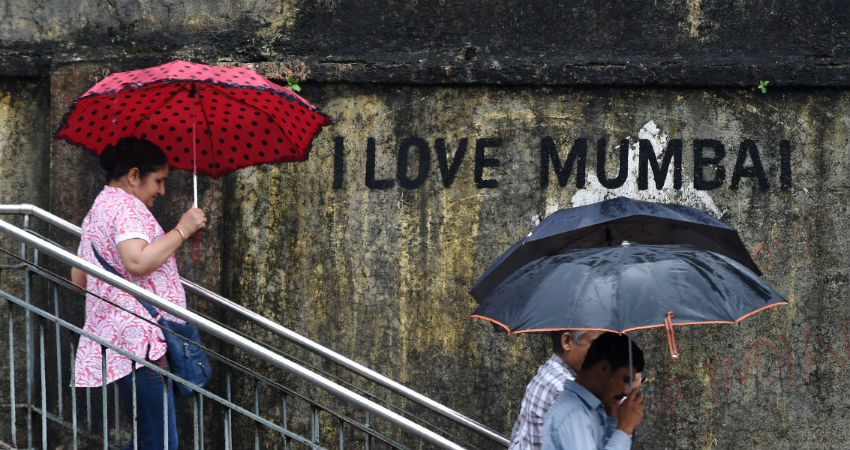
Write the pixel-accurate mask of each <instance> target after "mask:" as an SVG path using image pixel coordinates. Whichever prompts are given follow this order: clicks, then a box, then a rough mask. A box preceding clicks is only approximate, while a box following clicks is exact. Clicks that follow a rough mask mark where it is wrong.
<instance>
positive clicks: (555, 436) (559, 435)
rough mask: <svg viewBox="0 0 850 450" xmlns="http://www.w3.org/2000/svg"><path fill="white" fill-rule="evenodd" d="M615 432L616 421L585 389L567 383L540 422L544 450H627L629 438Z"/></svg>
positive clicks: (621, 432)
mask: <svg viewBox="0 0 850 450" xmlns="http://www.w3.org/2000/svg"><path fill="white" fill-rule="evenodd" d="M616 428H617V419H615V418H613V417H611V416H609V415H608V414H606V413H605V406H604V405H603V404H602V402H601V401H599V399H598V398H596V396H595V395H593V394H592V393H590V391H588V390H587V389H585V388H584V386H582V385H580V384H578V383H576V382H575V381H566V382H565V383H564V391H563V392H562V393H561V395H560V396H559V397H558V399H557V400H555V403H553V404H552V406H551V407H550V408H549V412H548V413H546V419H545V420H544V421H543V448H546V449H559V450H592V449H598V450H602V449H606V450H629V449H630V448H631V446H632V437H631V436H629V435H628V434H626V433H624V432H623V431H622V430H618V429H616Z"/></svg>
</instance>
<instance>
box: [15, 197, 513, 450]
mask: <svg viewBox="0 0 850 450" xmlns="http://www.w3.org/2000/svg"><path fill="white" fill-rule="evenodd" d="M0 214H23V215H32V216H34V217H37V218H39V219H41V220H43V221H45V222H47V223H48V224H50V225H54V226H56V227H59V228H60V229H62V230H64V231H67V232H69V233H72V234H75V235H76V236H80V233H81V229H80V227H78V226H76V225H74V224H73V223H71V222H68V221H67V220H64V219H62V218H61V217H59V216H56V215H54V214H52V213H50V212H48V211H45V210H44V209H42V208H39V207H38V206H35V205H31V204H19V205H0ZM180 280H181V281H182V282H183V286H185V287H186V289H187V290H189V291H191V292H192V293H194V294H196V295H198V296H200V297H202V298H204V299H205V300H210V301H212V302H215V303H217V304H219V305H221V306H224V307H226V308H228V309H230V310H231V311H233V312H236V313H238V314H240V315H242V316H243V317H245V318H247V319H248V320H250V321H252V322H254V323H256V324H258V325H260V326H262V327H264V328H266V329H267V330H269V331H271V332H273V333H275V334H277V335H278V336H280V337H283V338H285V339H288V340H290V341H292V342H293V343H295V344H297V345H300V346H301V347H303V348H306V349H307V350H310V351H312V352H314V353H316V354H319V355H321V356H323V357H325V358H327V359H329V360H331V361H333V362H335V363H337V364H339V365H341V366H343V367H345V368H346V369H349V370H351V371H352V372H354V373H357V374H359V375H360V376H362V377H364V378H366V379H368V380H370V381H372V382H374V383H377V384H378V385H380V386H383V387H385V388H387V389H389V390H390V391H392V392H395V393H397V394H399V395H402V396H404V397H405V398H408V399H410V400H412V401H414V402H416V403H418V404H420V405H422V406H425V407H426V408H428V409H430V410H432V411H434V412H436V413H438V414H440V415H442V416H443V417H446V418H448V419H450V420H452V421H454V422H455V423H458V424H461V425H463V426H465V427H467V428H469V429H470V430H473V431H475V432H476V433H478V434H479V435H481V436H484V437H486V438H488V439H490V440H492V441H494V442H496V443H498V444H500V445H502V446H504V447H507V446H508V444H509V443H510V441H509V440H508V439H507V438H505V437H504V436H502V435H501V434H499V433H497V432H495V431H494V430H493V429H491V428H489V427H487V426H485V425H482V424H480V423H478V422H476V421H474V420H472V419H470V418H469V417H466V416H464V415H463V414H461V413H459V412H457V411H455V410H453V409H451V408H449V407H448V406H445V405H443V404H441V403H439V402H436V401H434V400H432V399H431V398H429V397H426V396H425V395H422V394H420V393H419V392H416V391H414V390H412V389H410V388H408V387H406V386H404V385H402V384H400V383H398V382H396V381H394V380H392V379H390V378H387V377H385V376H384V375H381V374H380V373H378V372H375V371H374V370H372V369H369V368H368V367H365V366H363V365H362V364H359V363H357V362H356V361H353V360H351V359H349V358H347V357H345V356H343V355H340V354H339V353H337V352H335V351H333V350H331V349H329V348H327V347H325V346H323V345H321V344H319V343H317V342H315V341H312V340H310V339H308V338H306V337H304V336H302V335H300V334H298V333H296V332H294V331H292V330H290V329H288V328H286V327H284V326H283V325H281V324H279V323H277V322H275V321H273V320H269V319H267V318H266V317H263V316H262V315H260V314H257V313H255V312H253V311H251V310H250V309H247V308H245V307H244V306H242V305H239V304H238V303H235V302H233V301H231V300H229V299H227V298H225V297H222V296H221V295H218V294H216V293H215V292H213V291H210V290H209V289H206V288H204V287H203V286H200V285H198V284H196V283H194V282H192V281H189V280H187V279H185V278H182V277H181V279H180Z"/></svg>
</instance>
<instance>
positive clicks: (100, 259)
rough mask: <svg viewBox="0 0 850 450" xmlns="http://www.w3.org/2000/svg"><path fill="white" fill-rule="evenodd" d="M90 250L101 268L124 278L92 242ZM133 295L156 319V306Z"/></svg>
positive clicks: (157, 312) (157, 313)
mask: <svg viewBox="0 0 850 450" xmlns="http://www.w3.org/2000/svg"><path fill="white" fill-rule="evenodd" d="M91 251H93V252H94V257H95V258H97V262H99V263H100V265H101V266H103V268H104V269H106V270H107V271H109V272H111V273H112V274H113V275H117V276H119V277H121V278H124V277H122V276H121V274H120V273H118V271H117V270H115V268H114V267H112V266H111V265H109V263H108V262H106V260H105V259H103V256H100V253H98V252H97V250H95V248H94V244H92V246H91ZM133 297H135V298H136V300H137V301H138V302H139V303H141V304H142V306H144V307H145V309H147V310H148V313H149V314H150V315H151V318H152V319H153V320H156V317H157V316H158V315H159V311H157V310H156V308H154V307H153V306H151V305H150V303H148V302H146V301H144V300H142V299H140V298H139V297H136V296H135V295H134V296H133Z"/></svg>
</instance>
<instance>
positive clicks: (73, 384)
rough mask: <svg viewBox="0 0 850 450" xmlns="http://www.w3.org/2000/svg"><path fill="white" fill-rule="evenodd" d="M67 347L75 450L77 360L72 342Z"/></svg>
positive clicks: (74, 447)
mask: <svg viewBox="0 0 850 450" xmlns="http://www.w3.org/2000/svg"><path fill="white" fill-rule="evenodd" d="M68 347H69V348H70V351H69V352H68V355H69V357H70V359H71V433H72V434H73V437H74V444H73V450H77V377H76V375H75V372H74V371H75V370H76V363H77V361H76V354H75V353H76V352H75V349H74V343H73V342H71V343H69V344H68Z"/></svg>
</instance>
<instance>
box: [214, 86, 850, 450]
mask: <svg viewBox="0 0 850 450" xmlns="http://www.w3.org/2000/svg"><path fill="white" fill-rule="evenodd" d="M307 95H308V97H309V98H311V100H314V101H316V102H317V104H320V105H322V106H323V107H324V109H325V110H326V111H327V112H328V113H330V114H331V115H333V116H334V117H335V118H336V120H337V123H336V124H335V125H334V126H333V127H331V128H330V129H328V130H327V131H325V132H323V133H322V134H321V135H320V137H319V138H318V140H317V141H316V142H315V144H314V150H313V153H312V154H311V158H310V160H309V161H307V162H306V163H303V164H297V165H282V166H270V167H261V168H256V169H248V170H243V171H241V172H239V173H238V174H237V176H236V177H235V179H234V180H233V183H234V184H233V194H232V198H231V200H230V201H228V202H227V205H226V208H227V209H226V212H225V213H224V214H225V216H226V217H228V218H230V219H232V220H233V223H232V225H231V226H230V228H229V229H230V230H231V231H230V232H229V233H228V234H229V235H231V236H232V240H233V244H232V247H231V248H232V251H230V252H228V255H229V256H230V258H228V259H227V260H226V263H225V274H226V284H225V291H226V292H227V293H228V295H230V296H231V297H232V298H234V299H237V300H238V301H239V302H241V303H243V304H245V305H247V306H249V307H250V308H252V309H255V310H258V311H262V312H263V314H265V315H267V316H269V317H272V318H274V319H275V320H278V321H280V322H281V323H283V324H284V325H286V326H288V327H291V328H293V329H295V330H297V331H299V332H302V333H304V334H305V335H307V336H312V337H315V338H316V339H317V340H318V341H319V342H321V343H323V344H325V345H327V346H329V347H331V348H333V349H336V350H337V351H339V352H341V353H343V354H346V355H349V356H351V357H352V358H354V359H355V360H358V361H362V362H364V363H366V364H367V365H369V366H371V367H377V368H380V369H381V371H382V372H384V373H386V374H387V375H389V376H391V377H393V378H396V379H398V380H400V381H402V382H404V383H407V384H409V385H410V386H411V387H413V388H414V389H417V390H420V391H422V392H424V393H426V394H427V395H430V396H433V397H434V398H436V399H437V400H438V401H441V402H444V403H446V404H448V405H450V406H452V407H454V408H457V409H458V410H460V411H461V412H463V413H465V414H468V415H470V416H472V417H476V418H480V419H481V420H482V421H483V422H484V423H487V424H489V425H491V426H493V427H495V428H496V429H498V430H500V431H502V432H504V433H509V432H510V426H511V425H512V422H513V420H514V418H515V416H516V413H517V412H518V409H519V400H520V398H521V397H522V392H523V389H524V386H525V383H526V382H527V381H528V379H529V378H530V377H531V376H532V374H533V373H534V371H535V370H536V366H537V364H539V363H540V362H542V361H543V360H544V359H545V357H546V354H547V351H548V348H547V343H546V340H545V339H543V338H541V337H539V336H538V337H535V336H522V335H520V336H505V335H504V334H499V333H495V332H494V331H493V330H492V328H491V326H490V325H489V324H487V323H485V322H481V321H477V320H472V319H470V318H468V317H467V316H468V314H469V313H470V312H471V311H472V309H473V308H474V306H475V302H474V301H473V300H472V298H471V297H470V296H469V295H468V294H467V293H466V291H467V289H468V288H469V286H470V285H471V284H472V282H473V281H474V280H475V279H476V277H477V276H478V275H480V273H481V272H482V271H483V269H484V268H485V267H486V265H487V264H488V263H489V262H490V261H492V260H493V259H494V258H496V257H497V256H498V254H499V253H500V252H502V251H504V250H505V249H506V248H507V247H508V246H509V245H510V244H511V243H512V242H513V241H515V240H517V239H519V238H521V237H522V236H524V235H525V234H526V233H527V232H528V231H529V230H531V228H532V227H533V226H534V224H535V222H536V220H537V219H538V218H539V217H542V216H544V215H545V214H546V213H547V211H552V210H553V209H555V208H557V207H569V206H571V205H573V204H582V203H586V202H589V201H593V200H600V199H602V198H603V197H604V196H606V195H612V193H617V194H619V195H631V196H636V197H639V198H646V199H655V200H661V201H677V202H681V203H685V204H691V205H693V206H696V207H699V208H701V209H703V210H706V211H709V212H713V213H714V214H716V215H717V216H719V217H721V218H722V219H723V220H724V221H726V222H727V223H729V224H731V225H733V226H735V227H737V228H739V229H740V231H741V236H742V238H743V240H744V242H746V243H747V244H748V246H749V248H751V249H752V251H753V253H754V255H755V258H756V260H757V261H758V263H759V264H760V266H761V267H762V269H763V270H764V278H765V279H766V280H768V281H769V282H770V283H771V284H772V285H773V286H774V287H776V289H777V290H778V291H779V292H781V293H783V294H785V295H786V296H787V297H788V298H789V300H791V302H792V305H791V306H790V307H787V308H777V309H775V310H771V311H767V312H764V313H761V314H759V315H757V316H755V317H753V318H751V319H748V320H746V321H744V322H743V323H741V324H740V325H738V326H704V327H691V328H685V329H679V330H677V337H678V342H679V346H680V350H681V351H682V353H683V357H682V359H681V360H679V361H671V360H670V358H669V356H668V354H667V352H666V337H665V335H664V333H663V331H661V330H656V331H647V332H642V333H635V337H636V339H637V340H638V341H639V342H640V343H641V344H642V345H643V346H644V348H645V349H646V351H647V355H648V364H649V381H648V383H647V384H646V395H647V397H648V398H649V401H650V403H649V407H648V414H647V420H646V422H645V424H644V425H643V426H642V427H641V428H640V431H639V432H638V434H637V437H636V439H637V441H636V448H694V447H707V448H731V447H736V446H741V445H744V446H754V447H758V448H768V447H770V448H788V447H792V446H794V445H796V443H797V442H799V441H800V440H802V439H805V441H806V442H807V446H808V447H810V448H831V447H835V446H841V445H843V443H846V442H848V439H850V436H848V435H847V434H846V433H844V432H843V431H841V430H842V429H843V428H842V427H841V424H842V423H843V422H844V421H846V420H847V419H848V418H850V417H848V414H847V412H846V411H847V407H848V405H847V404H846V403H847V402H846V401H845V400H844V398H843V397H844V396H843V395H836V394H837V393H838V392H841V390H842V386H843V381H842V378H841V373H842V371H841V369H842V368H843V367H844V366H845V365H846V364H847V360H848V357H850V353H848V352H850V347H848V346H847V343H846V342H845V336H846V334H845V333H846V330H847V320H848V319H847V317H848V316H850V310H848V307H847V306H846V302H845V301H844V294H843V292H844V290H845V288H846V287H847V275H846V272H847V269H848V260H847V257H846V256H845V255H846V254H847V251H848V248H847V247H848V243H847V241H846V240H845V239H843V238H842V235H841V232H840V230H841V229H842V224H843V223H846V221H847V220H848V219H850V217H848V210H847V207H846V206H845V203H846V199H845V197H846V194H845V193H844V192H845V190H846V188H847V182H846V176H845V174H846V173H847V170H848V167H847V162H846V155H847V152H848V151H850V143H849V142H848V138H850V135H848V122H847V117H848V112H850V96H848V94H847V93H846V92H843V91H831V90H821V91H813V92H794V91H787V92H783V91H776V92H771V93H770V94H768V95H762V94H754V93H752V92H750V91H747V90H723V91H702V90H675V89H672V90H671V89H649V90H646V89H644V90H622V89H535V88H523V89H495V88H453V89H451V88H440V89H436V88H427V89H421V88H409V87H392V88H388V89H384V90H377V89H374V88H371V87H361V88H354V87H351V86H343V85H329V86H310V89H309V90H308V92H307ZM411 136H416V137H419V138H422V139H423V140H424V141H425V142H426V143H427V145H428V147H429V152H430V153H429V154H428V158H427V159H428V161H429V164H430V168H429V170H428V171H427V175H426V177H425V181H424V183H423V184H422V185H421V187H418V188H412V189H408V188H403V187H400V185H399V184H400V181H399V180H400V177H399V176H398V170H397V169H398V167H397V160H398V155H399V153H400V150H399V149H400V144H401V142H402V141H404V140H405V139H408V138H409V137H411ZM545 136H551V137H552V138H553V139H554V141H555V142H556V143H558V145H559V148H560V152H561V158H562V160H565V159H566V155H567V152H568V150H569V148H570V145H571V144H572V142H573V141H574V140H575V139H577V138H581V137H585V138H587V139H588V140H589V142H591V145H590V149H589V151H588V157H587V163H586V165H587V171H588V176H587V178H588V180H587V185H586V186H585V187H584V188H583V189H576V187H575V181H574V180H575V171H574V173H573V178H571V179H570V181H569V184H567V186H565V187H560V186H559V185H558V184H557V177H556V176H555V175H554V173H553V174H551V175H550V182H549V185H548V186H544V187H542V188H541V186H540V185H539V181H540V156H539V155H540V143H541V138H542V137H545ZM338 137H342V138H343V139H344V148H345V151H344V152H343V160H344V169H343V171H342V180H343V181H342V183H341V186H340V188H339V189H334V188H333V180H334V154H335V152H334V148H335V143H336V140H337V139H338ZM368 138H374V139H375V143H376V151H375V161H376V163H375V175H374V179H375V180H389V181H388V182H392V183H394V186H392V187H389V188H387V189H372V188H369V187H367V185H366V170H367V169H366V166H367V151H366V149H367V140H368ZM437 138H442V139H445V142H446V148H447V149H448V152H449V163H452V154H454V153H455V152H456V151H457V148H458V142H459V141H460V139H462V138H466V139H468V145H469V148H468V150H467V153H466V155H465V157H464V158H463V159H462V160H461V162H460V163H459V166H458V170H457V175H456V178H455V179H454V181H453V183H452V184H451V185H450V186H449V187H445V186H444V185H443V182H442V178H441V174H440V169H439V161H438V157H437V156H436V150H435V148H436V145H435V140H436V139H437ZM494 138H499V139H501V145H499V146H497V147H491V148H488V149H487V150H486V157H487V158H497V159H499V161H500V163H499V165H498V166H493V167H490V168H487V169H484V175H483V178H484V179H485V180H486V179H489V180H496V181H498V187H495V188H478V187H476V183H475V173H474V171H475V164H474V159H475V158H474V156H475V147H476V142H481V140H482V139H494ZM599 138H606V139H607V140H608V142H609V144H608V145H607V146H606V147H605V148H607V151H608V152H609V154H610V155H612V157H609V161H610V160H611V159H614V158H613V155H614V154H615V153H614V150H615V145H616V143H619V141H620V139H624V138H631V139H633V141H632V144H633V145H634V149H635V150H636V148H637V145H636V142H635V140H636V139H646V140H647V141H649V142H650V143H654V144H662V146H661V147H659V149H658V150H661V149H662V148H665V147H666V146H667V144H669V142H670V141H672V140H674V139H681V140H682V141H683V156H684V158H683V160H684V162H683V164H682V166H683V179H684V180H683V187H682V188H681V189H673V188H672V179H670V178H671V177H672V171H671V175H670V176H668V180H667V187H666V188H664V189H660V190H659V189H657V188H656V187H655V185H654V183H653V181H652V178H651V177H650V189H648V190H646V191H640V190H638V188H637V184H636V180H637V165H636V163H635V162H636V159H635V162H631V164H630V166H629V174H628V177H627V179H626V182H625V184H624V185H623V187H621V188H620V189H619V190H616V191H614V192H612V191H609V190H605V189H602V188H601V186H600V185H599V182H598V181H597V180H596V176H597V175H596V158H595V156H596V152H595V142H596V141H597V139H599ZM695 139H714V140H717V141H719V142H721V143H722V144H723V145H724V147H725V149H726V151H727V156H726V157H725V158H724V159H723V162H722V166H723V168H724V169H725V172H726V178H725V182H724V183H723V184H722V185H721V186H720V187H719V188H717V189H714V190H695V189H694V188H693V187H692V186H691V183H692V182H693V173H692V172H693V165H694V158H693V141H694V140H695ZM745 140H752V141H754V142H755V143H756V146H757V148H758V152H759V156H760V161H761V163H762V164H763V166H764V170H765V176H766V179H767V181H768V183H769V187H768V188H767V190H761V189H760V188H759V187H758V184H757V182H756V181H755V179H754V178H742V179H741V181H740V183H739V184H738V187H737V189H731V188H730V184H731V179H732V175H733V173H734V172H735V165H736V160H737V155H738V153H739V148H740V146H741V143H742V142H743V141H745ZM782 140H787V141H788V142H789V144H788V145H790V149H791V151H790V155H791V158H790V165H791V168H792V176H793V182H792V185H791V186H790V188H787V189H785V190H782V189H781V184H780V175H781V174H780V172H781V167H780V165H781V158H780V152H779V147H780V141H782ZM490 142H491V143H492V142H493V141H490ZM665 142H666V143H667V144H665ZM416 148H417V147H413V150H411V151H410V155H411V156H410V160H411V161H413V163H412V164H411V166H410V167H409V168H408V170H407V172H406V173H407V176H408V177H409V178H416V177H417V174H418V171H417V167H418V166H417V164H416V162H417V161H419V159H418V155H419V153H418V151H417V150H416ZM633 156H634V157H635V158H636V155H633ZM615 161H616V160H615ZM752 164H753V161H752V159H751V158H749V157H748V159H746V161H745V165H746V166H751V165H752ZM616 169H617V165H616V163H615V164H613V165H609V170H608V176H609V177H611V178H613V176H614V175H615V174H616V172H617V170H616ZM710 172H711V171H710V170H706V174H707V175H706V177H707V178H711V177H712V175H710V174H709V173H710ZM827 430H832V431H831V432H827Z"/></svg>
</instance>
